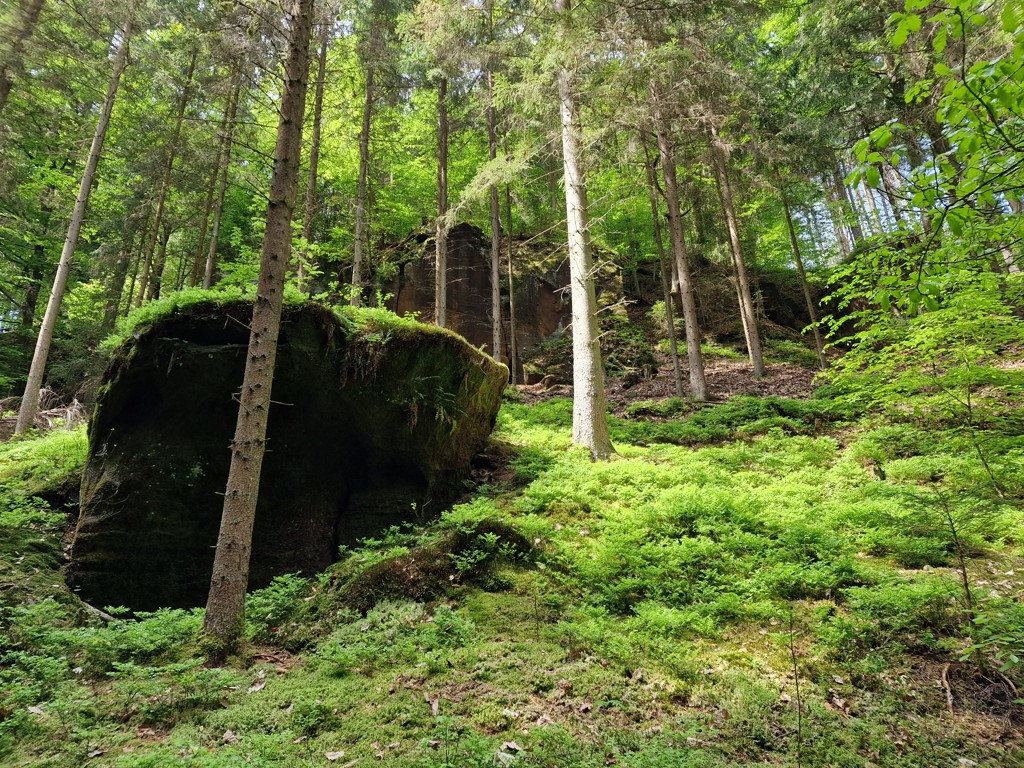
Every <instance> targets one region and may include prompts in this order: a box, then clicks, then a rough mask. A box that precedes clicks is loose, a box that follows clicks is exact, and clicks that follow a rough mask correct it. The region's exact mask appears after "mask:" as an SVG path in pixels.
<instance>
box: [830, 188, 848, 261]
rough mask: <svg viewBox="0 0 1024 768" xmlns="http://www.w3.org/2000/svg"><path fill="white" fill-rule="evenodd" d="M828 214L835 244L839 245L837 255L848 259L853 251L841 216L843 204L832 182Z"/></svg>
mask: <svg viewBox="0 0 1024 768" xmlns="http://www.w3.org/2000/svg"><path fill="white" fill-rule="evenodd" d="M828 212H829V216H830V217H831V219H832V228H833V229H834V230H835V233H836V242H838V243H839V253H840V254H841V255H842V257H843V258H844V259H845V258H848V257H849V255H850V253H851V252H852V250H853V245H852V244H851V242H850V236H849V235H848V234H847V231H846V222H845V220H844V219H845V217H844V216H843V204H842V201H841V199H840V197H839V193H838V192H837V191H836V189H835V184H834V182H833V187H832V195H831V201H830V204H829V206H828Z"/></svg>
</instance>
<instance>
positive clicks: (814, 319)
mask: <svg viewBox="0 0 1024 768" xmlns="http://www.w3.org/2000/svg"><path fill="white" fill-rule="evenodd" d="M779 192H780V193H781V195H782V210H783V212H784V213H785V214H786V226H787V227H788V228H789V243H790V245H792V246H793V261H794V262H795V263H796V272H797V275H799V277H800V287H801V288H803V291H804V301H805V302H806V303H807V315H808V316H809V317H810V318H811V330H812V331H813V332H814V349H815V351H816V352H817V353H818V362H819V363H820V364H821V369H822V370H825V368H826V367H827V366H828V361H827V360H826V359H825V344H824V342H823V341H822V338H821V329H820V328H818V312H817V310H815V308H814V300H813V299H812V298H811V286H810V285H809V284H808V282H807V272H806V271H805V270H804V260H803V257H802V256H801V255H800V242H799V240H797V236H796V227H794V226H793V215H792V213H791V212H790V209H789V199H788V197H787V196H786V188H785V186H783V185H782V184H780V185H779Z"/></svg>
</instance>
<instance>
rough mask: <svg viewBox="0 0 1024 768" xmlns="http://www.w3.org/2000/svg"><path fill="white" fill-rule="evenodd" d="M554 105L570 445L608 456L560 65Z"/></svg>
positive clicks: (569, 109)
mask: <svg viewBox="0 0 1024 768" xmlns="http://www.w3.org/2000/svg"><path fill="white" fill-rule="evenodd" d="M569 2H570V0H555V12H556V13H558V14H559V15H560V16H561V20H560V25H561V27H562V29H563V30H565V31H568V27H569V24H570V23H571V19H570V15H569V14H570V5H569ZM558 102H559V115H560V118H561V124H562V165H563V168H564V174H565V209H566V224H567V229H568V239H569V279H570V282H571V296H572V379H573V397H572V441H573V443H574V444H576V445H581V446H584V447H586V448H587V449H588V450H589V451H590V454H591V456H593V457H594V458H596V459H597V458H607V457H608V456H609V455H611V454H612V453H613V452H614V449H613V448H612V441H611V438H610V437H609V436H608V416H607V413H606V412H605V394H604V371H603V370H602V368H601V343H600V336H599V335H598V330H597V291H596V289H595V287H594V258H593V253H592V251H591V244H590V217H589V212H588V209H587V185H586V181H585V179H584V176H583V169H582V166H581V163H580V146H579V145H580V127H579V118H578V116H577V115H576V94H575V93H574V91H573V83H572V75H571V73H570V72H569V70H568V68H567V67H566V66H565V65H564V64H563V65H562V66H561V67H560V68H559V70H558Z"/></svg>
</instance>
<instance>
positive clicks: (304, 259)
mask: <svg viewBox="0 0 1024 768" xmlns="http://www.w3.org/2000/svg"><path fill="white" fill-rule="evenodd" d="M330 40H331V25H330V24H328V23H326V22H325V23H324V26H323V31H322V33H321V36H320V53H319V55H318V56H317V78H316V92H315V95H314V97H313V136H312V139H311V140H310V144H309V176H308V177H307V179H306V207H305V209H304V210H303V212H302V239H303V240H305V241H306V247H307V248H308V247H309V244H310V243H311V242H312V240H313V218H314V217H315V215H316V175H317V170H318V168H319V166H320V120H321V118H322V117H323V112H324V80H325V77H326V72H327V46H328V44H329V43H330ZM308 262H309V252H308V251H306V252H303V253H300V254H299V267H298V272H297V275H296V280H297V282H298V288H299V290H300V291H305V290H306V272H307V268H306V264H307V263H308Z"/></svg>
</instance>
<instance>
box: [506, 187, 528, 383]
mask: <svg viewBox="0 0 1024 768" xmlns="http://www.w3.org/2000/svg"><path fill="white" fill-rule="evenodd" d="M505 227H506V228H507V232H506V233H505V257H506V258H507V259H508V370H509V378H510V379H511V380H512V383H513V384H515V383H516V377H517V376H518V373H517V371H518V370H519V344H518V342H517V341H516V286H515V281H514V279H513V271H512V188H511V187H509V186H506V187H505ZM523 383H524V384H525V383H526V381H525V380H524V381H523Z"/></svg>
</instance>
